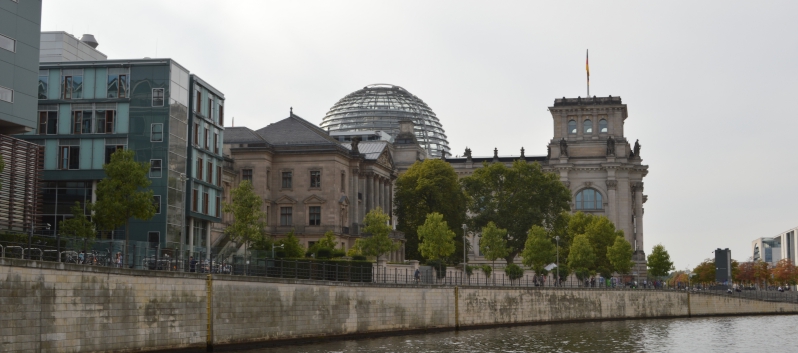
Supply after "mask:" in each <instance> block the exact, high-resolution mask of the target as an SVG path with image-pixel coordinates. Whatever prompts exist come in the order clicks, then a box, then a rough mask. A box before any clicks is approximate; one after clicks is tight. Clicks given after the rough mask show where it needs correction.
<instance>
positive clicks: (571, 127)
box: [568, 120, 576, 135]
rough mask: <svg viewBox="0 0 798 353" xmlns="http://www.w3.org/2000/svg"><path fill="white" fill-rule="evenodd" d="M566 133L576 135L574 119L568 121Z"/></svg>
mask: <svg viewBox="0 0 798 353" xmlns="http://www.w3.org/2000/svg"><path fill="white" fill-rule="evenodd" d="M568 134H571V135H576V120H571V121H569V122H568Z"/></svg>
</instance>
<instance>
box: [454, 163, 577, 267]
mask: <svg viewBox="0 0 798 353" xmlns="http://www.w3.org/2000/svg"><path fill="white" fill-rule="evenodd" d="M461 182H462V184H463V188H464V190H465V192H466V196H467V197H468V198H467V201H468V211H469V212H470V213H471V214H473V215H474V217H473V218H472V220H471V221H472V223H473V227H474V228H482V227H485V226H487V225H488V223H489V222H494V223H495V224H496V225H497V226H498V227H501V228H504V229H507V231H508V234H507V236H506V239H505V240H506V241H507V246H508V247H509V249H510V251H509V253H508V254H507V256H506V258H507V259H508V263H509V262H510V261H511V260H512V258H514V257H515V255H517V254H518V253H520V252H521V251H522V250H523V248H524V246H525V244H526V239H527V231H528V230H529V229H530V228H531V227H532V226H533V225H538V226H542V227H543V228H546V229H549V228H551V227H552V226H553V225H554V224H555V221H556V220H557V219H558V217H560V215H561V213H562V212H564V211H568V210H570V207H569V205H568V202H569V201H571V193H570V191H569V190H568V189H567V188H566V187H565V185H563V183H562V182H561V181H560V178H559V176H558V175H556V174H553V173H546V172H544V171H543V169H541V167H540V164H538V163H527V162H524V161H515V162H513V165H512V166H511V167H509V168H508V167H506V166H504V164H501V163H492V164H487V163H485V164H484V165H483V167H482V168H479V169H477V170H475V171H474V174H472V175H471V176H468V177H466V178H463V179H462V180H461Z"/></svg>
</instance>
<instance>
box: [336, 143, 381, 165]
mask: <svg viewBox="0 0 798 353" xmlns="http://www.w3.org/2000/svg"><path fill="white" fill-rule="evenodd" d="M341 146H344V147H345V148H346V149H348V150H350V151H351V150H352V144H351V143H349V142H346V143H341ZM387 146H388V142H387V141H361V142H360V143H359V144H358V145H357V150H358V151H359V152H360V154H362V155H364V156H365V157H366V160H376V159H377V158H380V155H381V154H382V151H384V150H385V148H386V147H387Z"/></svg>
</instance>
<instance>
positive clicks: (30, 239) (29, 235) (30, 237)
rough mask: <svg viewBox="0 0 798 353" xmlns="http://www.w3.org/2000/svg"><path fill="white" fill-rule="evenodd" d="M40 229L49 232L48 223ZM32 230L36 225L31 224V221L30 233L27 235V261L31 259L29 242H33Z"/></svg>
mask: <svg viewBox="0 0 798 353" xmlns="http://www.w3.org/2000/svg"><path fill="white" fill-rule="evenodd" d="M41 227H42V229H47V230H49V229H50V223H45V224H44V225H42V226H41ZM34 228H36V223H33V221H31V222H30V233H29V234H28V256H27V259H28V260H30V259H31V251H30V250H31V246H32V245H31V242H32V241H33V229H34ZM23 253H24V251H23Z"/></svg>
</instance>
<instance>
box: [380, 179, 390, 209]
mask: <svg viewBox="0 0 798 353" xmlns="http://www.w3.org/2000/svg"><path fill="white" fill-rule="evenodd" d="M389 199H390V195H388V179H382V209H383V211H385V214H387V215H388V219H390V217H391V216H390V215H391V211H390V210H391V209H390V207H388V200H389Z"/></svg>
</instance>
